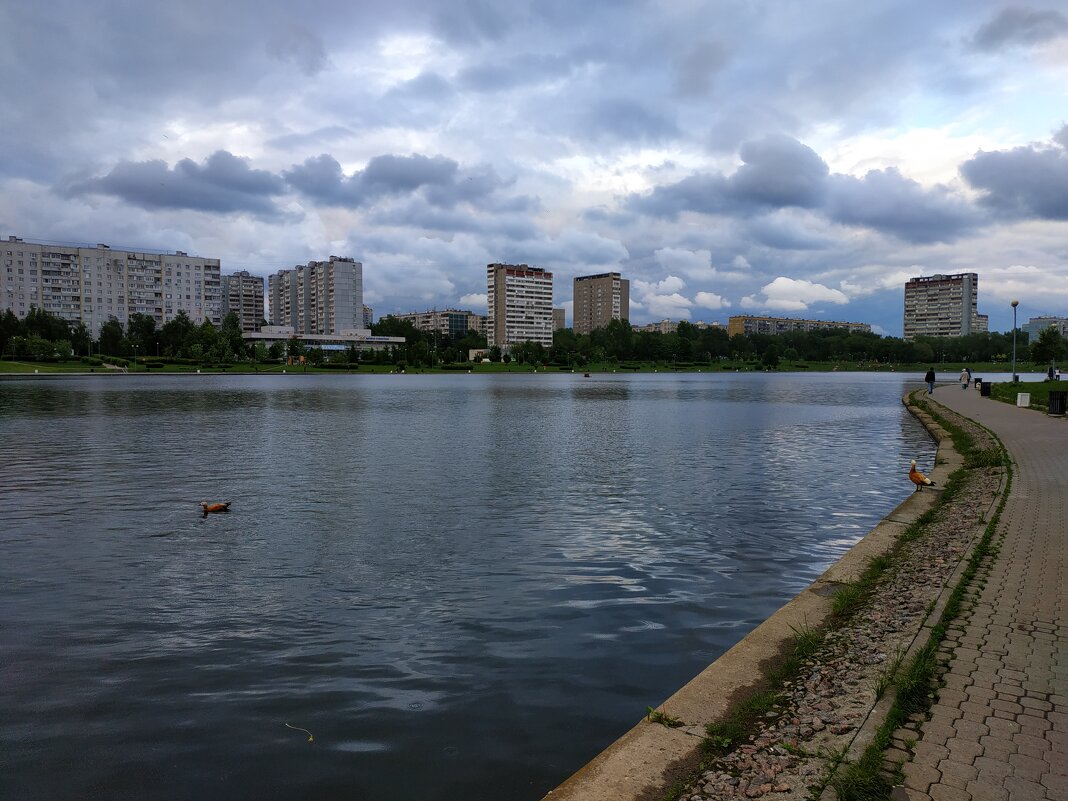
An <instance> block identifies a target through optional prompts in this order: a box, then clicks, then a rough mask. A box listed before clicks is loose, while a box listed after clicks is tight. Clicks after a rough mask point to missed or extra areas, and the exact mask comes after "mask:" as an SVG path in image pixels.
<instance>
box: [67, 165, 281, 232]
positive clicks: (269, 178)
mask: <svg viewBox="0 0 1068 801" xmlns="http://www.w3.org/2000/svg"><path fill="white" fill-rule="evenodd" d="M65 188H66V189H68V190H69V191H71V192H74V193H75V194H83V195H93V194H96V195H111V196H113V197H117V198H121V199H122V200H124V201H125V202H127V203H129V204H131V205H134V206H140V207H142V208H157V209H194V210H196V211H205V212H219V213H224V214H235V213H241V212H248V213H251V214H255V215H257V216H260V217H268V218H270V217H277V216H278V215H279V213H280V212H279V210H278V208H277V207H276V206H275V204H274V202H273V200H272V198H273V197H275V196H277V195H281V194H283V193H284V192H285V185H284V183H283V182H282V180H281V179H280V178H279V177H278V176H276V175H274V174H272V173H269V172H265V171H263V170H254V169H252V168H251V167H250V166H249V163H248V161H247V160H246V159H242V158H238V157H237V156H234V155H233V154H232V153H228V152H227V151H225V150H218V151H216V152H215V153H213V154H211V155H210V156H209V157H208V158H207V159H205V161H204V163H203V164H197V163H196V162H194V161H192V160H191V159H182V160H181V161H179V162H178V163H177V164H175V165H174V167H173V168H169V167H168V166H167V164H166V162H164V161H162V160H156V159H154V160H152V161H142V162H129V161H125V162H120V163H119V164H117V165H116V166H115V167H113V168H112V170H111V172H109V173H108V174H107V175H104V176H101V177H99V178H89V179H82V180H77V179H75V180H73V181H71V182H69V184H68V185H67V186H66V187H65Z"/></svg>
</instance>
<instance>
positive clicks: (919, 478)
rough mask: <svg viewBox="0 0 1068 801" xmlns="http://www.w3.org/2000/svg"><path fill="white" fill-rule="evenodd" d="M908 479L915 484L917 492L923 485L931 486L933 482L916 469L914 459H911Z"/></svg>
mask: <svg viewBox="0 0 1068 801" xmlns="http://www.w3.org/2000/svg"><path fill="white" fill-rule="evenodd" d="M909 480H910V481H911V482H912V483H913V484H915V485H916V492H919V491H920V489H922V488H923V487H933V486H934V482H933V481H931V479H929V478H928V477H927V476H925V475H924V474H923V473H921V472H920V471H919V470H917V469H916V460H915V459H913V460H912V466H911V467H909Z"/></svg>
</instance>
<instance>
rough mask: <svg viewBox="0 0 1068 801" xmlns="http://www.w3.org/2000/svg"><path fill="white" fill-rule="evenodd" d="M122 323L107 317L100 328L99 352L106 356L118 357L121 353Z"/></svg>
mask: <svg viewBox="0 0 1068 801" xmlns="http://www.w3.org/2000/svg"><path fill="white" fill-rule="evenodd" d="M123 339H124V337H123V332H122V323H120V322H119V321H118V320H117V319H116V318H114V317H109V318H108V321H107V322H106V323H104V324H103V325H102V326H100V352H101V353H105V354H107V355H108V356H119V355H121V354H122V351H123Z"/></svg>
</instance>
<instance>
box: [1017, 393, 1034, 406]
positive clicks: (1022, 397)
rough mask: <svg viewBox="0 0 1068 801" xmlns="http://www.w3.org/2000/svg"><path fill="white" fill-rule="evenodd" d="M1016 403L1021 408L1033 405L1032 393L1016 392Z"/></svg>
mask: <svg viewBox="0 0 1068 801" xmlns="http://www.w3.org/2000/svg"><path fill="white" fill-rule="evenodd" d="M1016 405H1017V406H1019V407H1020V408H1021V409H1026V408H1027V407H1028V406H1030V405H1031V393H1030V392H1017V393H1016Z"/></svg>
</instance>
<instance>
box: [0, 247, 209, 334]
mask: <svg viewBox="0 0 1068 801" xmlns="http://www.w3.org/2000/svg"><path fill="white" fill-rule="evenodd" d="M32 306H36V307H37V308H39V309H44V310H45V311H47V312H49V313H50V314H53V315H55V316H56V317H60V318H62V319H64V320H66V321H67V322H69V323H72V324H74V325H77V324H78V323H83V324H84V325H85V327H86V328H87V329H89V331H90V332H91V334H92V336H93V337H97V336H99V334H100V327H101V326H102V325H103V324H104V323H106V322H107V321H108V319H109V318H111V317H114V318H115V319H116V320H118V321H119V322H120V323H122V325H123V327H125V326H126V324H127V322H128V321H129V318H130V316H131V315H133V314H144V315H147V316H148V317H151V318H152V319H154V320H155V321H156V325H157V326H162V325H164V324H165V323H168V322H170V321H171V320H173V319H174V318H175V317H176V316H178V314H179V313H180V312H185V313H186V314H187V315H188V316H189V318H190V319H191V320H192V321H193V322H194V323H196V324H200V323H203V322H205V321H207V322H210V323H211V324H212V325H215V326H218V325H219V324H220V323H221V322H222V279H221V273H220V265H219V260H218V259H205V258H201V257H199V256H190V255H189V254H187V253H184V252H182V251H180V250H176V251H174V252H169V253H164V252H161V251H151V252H150V251H132V250H119V249H117V248H111V247H109V246H108V245H104V244H98V245H95V246H79V245H53V244H45V243H39V242H26V241H24V240H22V239H20V238H19V237H15V236H11V237H8V238H7V240H5V241H2V242H0V310H5V309H10V310H11V311H12V312H14V314H15V315H16V316H17V317H19V318H24V317H25V316H26V315H27V314H28V313H29V310H30V308H31V307H32Z"/></svg>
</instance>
